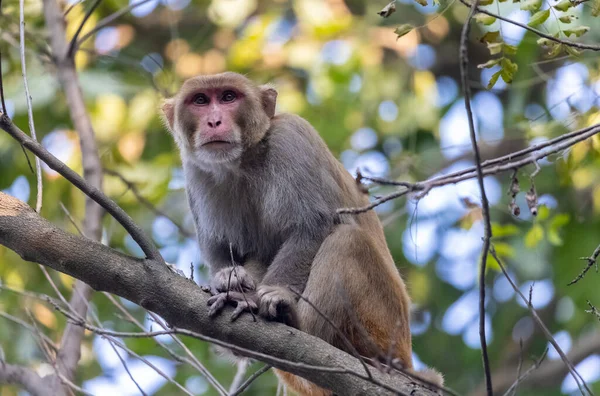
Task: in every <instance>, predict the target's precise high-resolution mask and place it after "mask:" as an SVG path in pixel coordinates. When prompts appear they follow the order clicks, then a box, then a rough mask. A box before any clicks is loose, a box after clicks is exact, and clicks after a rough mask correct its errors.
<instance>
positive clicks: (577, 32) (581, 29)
mask: <svg viewBox="0 0 600 396" xmlns="http://www.w3.org/2000/svg"><path fill="white" fill-rule="evenodd" d="M589 30H590V28H589V26H577V27H576V28H573V29H569V30H563V33H564V34H565V36H572V35H574V36H577V37H581V36H583V35H584V34H586V33H587V32H588V31H589Z"/></svg>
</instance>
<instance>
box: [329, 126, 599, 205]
mask: <svg viewBox="0 0 600 396" xmlns="http://www.w3.org/2000/svg"><path fill="white" fill-rule="evenodd" d="M598 133H600V124H596V125H593V126H591V127H587V128H583V129H580V130H578V131H574V132H572V133H569V134H567V135H569V138H568V139H564V138H563V137H562V136H561V137H560V138H561V139H560V140H557V139H554V140H557V141H556V142H554V143H553V144H552V145H549V146H548V145H543V147H540V146H534V147H531V148H529V149H527V150H528V152H527V153H528V154H529V153H530V151H533V152H534V153H531V154H529V155H528V156H527V157H525V158H522V159H520V160H518V161H512V162H507V160H506V158H507V157H514V155H512V154H510V155H508V156H503V157H500V158H496V159H494V160H490V161H486V162H484V163H482V167H483V174H484V176H489V175H495V174H498V173H502V172H506V171H514V170H515V169H518V168H522V167H524V166H526V165H529V164H532V163H534V162H536V161H539V160H540V159H542V158H545V157H548V156H549V155H552V154H555V153H557V152H560V151H562V150H565V149H567V148H569V147H571V146H573V145H575V144H577V143H579V142H581V141H583V140H586V139H589V138H590V137H592V136H594V135H596V134H598ZM543 149H546V150H544V151H540V150H543ZM519 156H521V155H519ZM486 164H489V165H486ZM492 165H494V166H492ZM475 170H476V169H471V168H469V169H467V170H462V171H459V172H453V173H450V174H448V175H445V176H438V177H435V178H432V179H429V180H425V181H422V182H417V183H412V184H410V186H409V187H407V188H404V189H400V190H398V191H394V192H392V193H390V194H388V195H384V196H383V197H380V198H377V199H375V200H373V201H372V202H371V203H370V204H368V205H365V206H362V207H355V208H340V209H338V210H337V213H339V214H346V213H349V214H360V213H365V212H368V211H369V210H371V209H373V208H375V207H377V206H379V205H381V204H382V203H384V202H387V201H390V200H392V199H396V198H399V197H402V196H404V195H407V194H410V193H412V192H416V191H421V192H423V193H422V194H420V195H421V196H420V197H419V198H422V197H423V196H424V195H425V193H426V192H429V191H430V190H431V189H433V188H435V187H441V186H445V185H449V184H456V183H459V182H461V181H464V180H469V179H473V178H475V177H477V174H476V173H475V172H474V171H475Z"/></svg>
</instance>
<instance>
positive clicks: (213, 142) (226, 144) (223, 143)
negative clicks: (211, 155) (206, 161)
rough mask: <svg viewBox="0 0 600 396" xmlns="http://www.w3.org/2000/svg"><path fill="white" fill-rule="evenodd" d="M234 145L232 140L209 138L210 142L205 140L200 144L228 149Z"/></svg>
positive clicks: (217, 148)
mask: <svg viewBox="0 0 600 396" xmlns="http://www.w3.org/2000/svg"><path fill="white" fill-rule="evenodd" d="M233 146H234V142H229V141H227V140H211V141H210V142H206V143H204V144H203V145H202V147H205V148H208V149H213V150H214V149H216V150H219V149H228V148H231V147H233Z"/></svg>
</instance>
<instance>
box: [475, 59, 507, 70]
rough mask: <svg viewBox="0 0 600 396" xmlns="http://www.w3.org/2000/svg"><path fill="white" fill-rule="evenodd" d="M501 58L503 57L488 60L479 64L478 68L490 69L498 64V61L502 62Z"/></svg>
mask: <svg viewBox="0 0 600 396" xmlns="http://www.w3.org/2000/svg"><path fill="white" fill-rule="evenodd" d="M501 60H502V58H497V59H490V60H489V61H487V62H485V63H482V64H480V65H477V68H478V69H489V68H490V67H494V66H496V65H497V64H498V63H500V61H501Z"/></svg>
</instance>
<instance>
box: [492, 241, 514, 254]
mask: <svg viewBox="0 0 600 396" xmlns="http://www.w3.org/2000/svg"><path fill="white" fill-rule="evenodd" d="M494 249H496V253H497V254H498V257H503V258H512V257H514V256H515V249H514V248H513V247H512V246H511V245H509V244H508V243H505V242H496V243H494Z"/></svg>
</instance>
